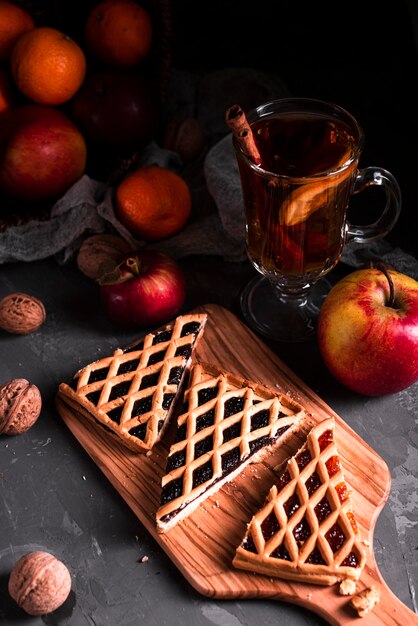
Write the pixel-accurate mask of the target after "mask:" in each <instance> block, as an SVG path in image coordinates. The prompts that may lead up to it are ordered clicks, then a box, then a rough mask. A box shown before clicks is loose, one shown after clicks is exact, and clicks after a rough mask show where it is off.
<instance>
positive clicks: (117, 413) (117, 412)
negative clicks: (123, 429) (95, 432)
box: [107, 404, 124, 424]
mask: <svg viewBox="0 0 418 626" xmlns="http://www.w3.org/2000/svg"><path fill="white" fill-rule="evenodd" d="M123 406H124V405H123V404H122V405H121V406H117V407H116V409H112V410H111V411H108V412H107V416H108V418H109V419H111V420H112V422H115V423H116V424H120V418H121V416H122V411H123Z"/></svg>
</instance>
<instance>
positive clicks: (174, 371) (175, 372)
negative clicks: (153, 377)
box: [167, 365, 184, 385]
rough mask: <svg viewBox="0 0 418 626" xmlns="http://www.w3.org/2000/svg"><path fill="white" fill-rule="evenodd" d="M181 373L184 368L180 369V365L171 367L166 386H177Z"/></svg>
mask: <svg viewBox="0 0 418 626" xmlns="http://www.w3.org/2000/svg"><path fill="white" fill-rule="evenodd" d="M183 372H184V367H182V366H181V365H178V366H177V367H172V368H171V370H170V374H169V376H168V380H167V385H179V384H180V382H181V377H182V374H183Z"/></svg>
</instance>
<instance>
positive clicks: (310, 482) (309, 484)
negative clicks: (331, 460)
mask: <svg viewBox="0 0 418 626" xmlns="http://www.w3.org/2000/svg"><path fill="white" fill-rule="evenodd" d="M321 485H322V483H321V479H320V478H319V476H318V474H317V473H316V472H313V474H312V475H311V476H309V478H308V479H307V481H306V482H305V487H306V489H307V492H308V494H309V495H310V496H311V495H312V494H313V493H315V491H316V490H317V489H318V488H319V487H320V486H321Z"/></svg>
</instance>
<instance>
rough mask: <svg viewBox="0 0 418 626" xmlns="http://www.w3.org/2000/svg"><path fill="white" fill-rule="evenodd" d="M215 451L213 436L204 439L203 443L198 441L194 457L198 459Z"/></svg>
mask: <svg viewBox="0 0 418 626" xmlns="http://www.w3.org/2000/svg"><path fill="white" fill-rule="evenodd" d="M211 450H213V435H209V436H208V437H205V438H204V439H202V441H198V442H197V443H196V444H195V446H194V456H195V458H196V459H198V458H199V457H200V456H202V455H203V454H206V452H210V451H211Z"/></svg>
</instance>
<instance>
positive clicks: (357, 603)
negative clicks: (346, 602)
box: [350, 587, 380, 617]
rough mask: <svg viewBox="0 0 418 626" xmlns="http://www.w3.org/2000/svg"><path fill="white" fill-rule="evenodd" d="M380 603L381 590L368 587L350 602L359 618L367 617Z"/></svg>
mask: <svg viewBox="0 0 418 626" xmlns="http://www.w3.org/2000/svg"><path fill="white" fill-rule="evenodd" d="M378 602H380V594H379V590H378V589H377V588H376V587H367V589H363V591H360V592H359V593H358V594H357V595H355V596H354V597H353V598H351V600H350V604H351V606H352V607H353V609H355V610H356V611H357V614H358V616H359V617H365V616H366V615H368V614H369V613H370V611H372V610H373V608H374V606H375V604H377V603H378Z"/></svg>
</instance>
